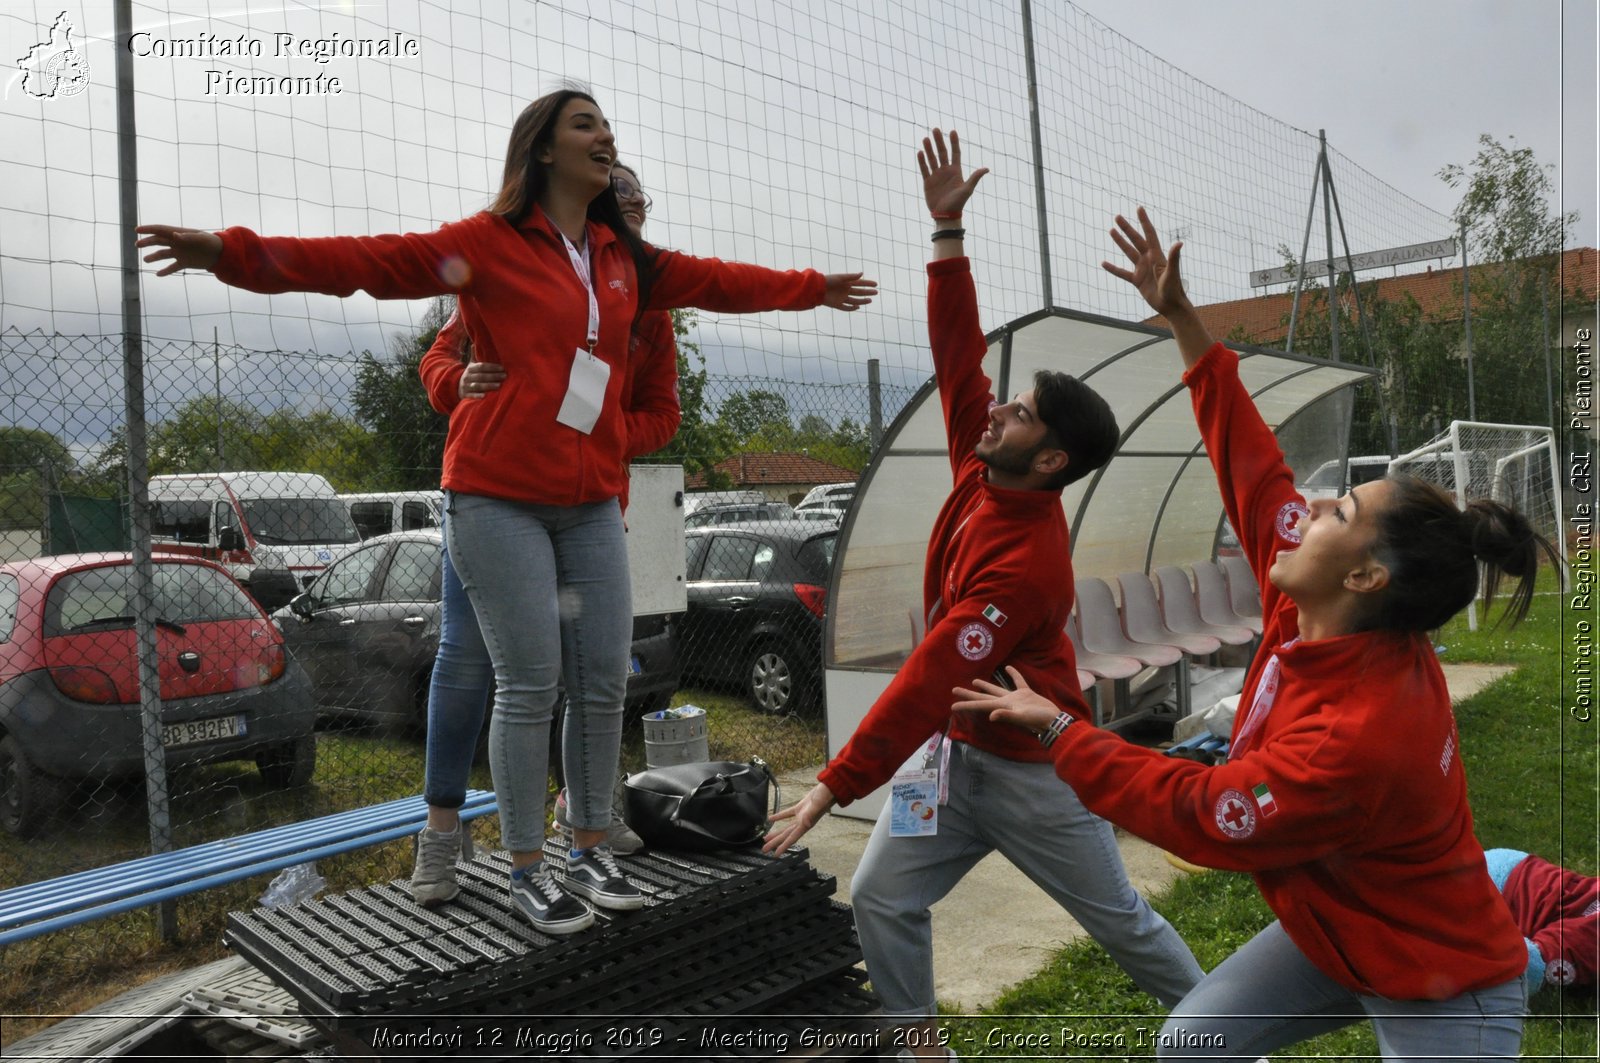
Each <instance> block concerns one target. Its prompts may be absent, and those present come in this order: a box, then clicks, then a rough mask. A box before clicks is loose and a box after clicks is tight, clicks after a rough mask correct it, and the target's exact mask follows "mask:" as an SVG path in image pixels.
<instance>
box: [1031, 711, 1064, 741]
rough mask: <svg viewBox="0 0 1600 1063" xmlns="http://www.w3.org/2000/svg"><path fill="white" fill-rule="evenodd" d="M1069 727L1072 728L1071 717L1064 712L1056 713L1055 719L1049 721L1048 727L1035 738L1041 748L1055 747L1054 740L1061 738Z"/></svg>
mask: <svg viewBox="0 0 1600 1063" xmlns="http://www.w3.org/2000/svg"><path fill="white" fill-rule="evenodd" d="M1070 726H1072V717H1071V716H1068V715H1067V714H1066V713H1064V712H1058V713H1056V718H1055V719H1053V720H1051V721H1050V726H1049V727H1047V728H1045V729H1044V730H1043V731H1040V732H1039V734H1038V735H1036V736H1035V737H1037V738H1038V739H1039V744H1040V745H1041V746H1044V747H1045V748H1046V749H1049V748H1050V747H1051V746H1053V745H1055V743H1056V739H1058V738H1060V737H1061V733H1062V732H1063V731H1065V730H1066V729H1067V728H1068V727H1070Z"/></svg>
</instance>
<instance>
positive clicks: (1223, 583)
mask: <svg viewBox="0 0 1600 1063" xmlns="http://www.w3.org/2000/svg"><path fill="white" fill-rule="evenodd" d="M1194 586H1195V595H1194V596H1195V601H1196V603H1197V604H1198V605H1199V607H1200V618H1201V619H1202V620H1204V621H1206V622H1207V623H1211V624H1224V625H1234V624H1236V625H1238V626H1239V627H1243V628H1247V629H1248V630H1249V631H1250V632H1251V633H1252V634H1253V635H1255V636H1256V637H1260V635H1261V630H1262V626H1263V625H1262V623H1261V617H1260V616H1259V615H1257V616H1246V615H1241V614H1240V613H1239V612H1238V611H1237V610H1236V609H1234V607H1233V601H1232V599H1231V598H1230V597H1229V594H1228V581H1227V577H1226V576H1224V575H1223V574H1222V569H1220V568H1218V567H1217V566H1216V565H1215V564H1214V563H1212V562H1210V561H1206V562H1202V563H1201V564H1198V565H1195V566H1194Z"/></svg>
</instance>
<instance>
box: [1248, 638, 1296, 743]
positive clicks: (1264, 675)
mask: <svg viewBox="0 0 1600 1063" xmlns="http://www.w3.org/2000/svg"><path fill="white" fill-rule="evenodd" d="M1299 641H1300V640H1299V638H1293V639H1290V640H1289V641H1288V642H1286V643H1284V645H1283V648H1284V649H1288V648H1289V647H1291V646H1293V645H1294V644H1295V643H1297V642H1299ZM1282 667H1283V666H1282V665H1281V664H1279V662H1278V655H1277V654H1276V653H1274V654H1273V655H1272V657H1271V658H1270V659H1268V661H1267V666H1266V667H1265V668H1263V669H1262V670H1261V682H1259V683H1257V684H1256V696H1255V698H1254V699H1253V700H1252V701H1251V702H1250V712H1249V714H1247V715H1246V716H1245V718H1244V724H1243V726H1241V727H1240V728H1239V736H1238V737H1237V738H1236V739H1234V741H1233V751H1232V752H1233V755H1234V756H1237V755H1238V754H1240V753H1243V752H1244V747H1245V745H1246V744H1247V743H1248V742H1249V741H1250V739H1251V738H1252V737H1254V736H1255V733H1256V730H1257V729H1258V728H1259V727H1260V726H1261V725H1262V723H1264V722H1265V721H1266V718H1267V713H1269V712H1271V711H1272V704H1273V702H1275V701H1277V700H1278V673H1279V671H1280V670H1281V669H1282Z"/></svg>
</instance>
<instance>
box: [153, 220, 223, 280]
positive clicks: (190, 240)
mask: <svg viewBox="0 0 1600 1063" xmlns="http://www.w3.org/2000/svg"><path fill="white" fill-rule="evenodd" d="M133 231H134V232H136V233H142V234H143V235H144V239H143V240H140V241H139V242H138V243H137V244H135V245H134V246H135V247H154V248H156V249H157V250H155V251H153V252H151V253H150V254H148V255H146V256H144V260H145V261H146V262H165V261H167V260H168V259H171V261H172V264H171V265H169V266H167V267H165V268H164V269H160V270H157V271H156V276H158V277H165V276H166V275H167V274H169V273H176V272H178V271H179V270H180V269H210V268H211V267H212V266H215V265H216V264H217V259H219V258H221V257H222V237H220V236H218V235H217V234H216V233H214V232H211V231H209V230H206V229H185V228H183V227H181V226H177V225H141V226H139V227H138V228H136V229H134V230H133Z"/></svg>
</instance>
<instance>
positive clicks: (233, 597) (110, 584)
mask: <svg viewBox="0 0 1600 1063" xmlns="http://www.w3.org/2000/svg"><path fill="white" fill-rule="evenodd" d="M154 581H155V585H154V588H153V590H154V604H155V615H156V619H157V622H158V623H165V624H167V625H168V626H171V625H174V624H193V623H198V622H201V621H206V620H256V619H260V617H261V613H260V611H259V610H258V609H257V608H256V606H255V603H254V602H252V601H251V600H250V597H249V595H247V594H245V592H244V591H243V590H241V589H240V587H239V585H238V584H237V583H235V582H233V580H231V579H229V578H228V577H227V576H226V575H225V574H223V573H221V572H218V571H217V570H216V569H214V568H209V567H207V566H204V565H188V564H158V565H156V566H155V575H154ZM133 614H134V608H133V566H132V565H102V566H99V567H97V568H86V569H79V570H78V571H76V572H69V573H67V574H66V575H65V576H62V577H61V578H60V579H59V580H57V581H56V583H55V586H53V587H51V588H50V597H49V598H48V599H47V601H46V604H45V623H44V627H45V632H44V633H45V634H46V635H67V634H71V633H73V632H76V631H89V630H95V629H98V630H106V629H109V628H116V627H132V626H133Z"/></svg>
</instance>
